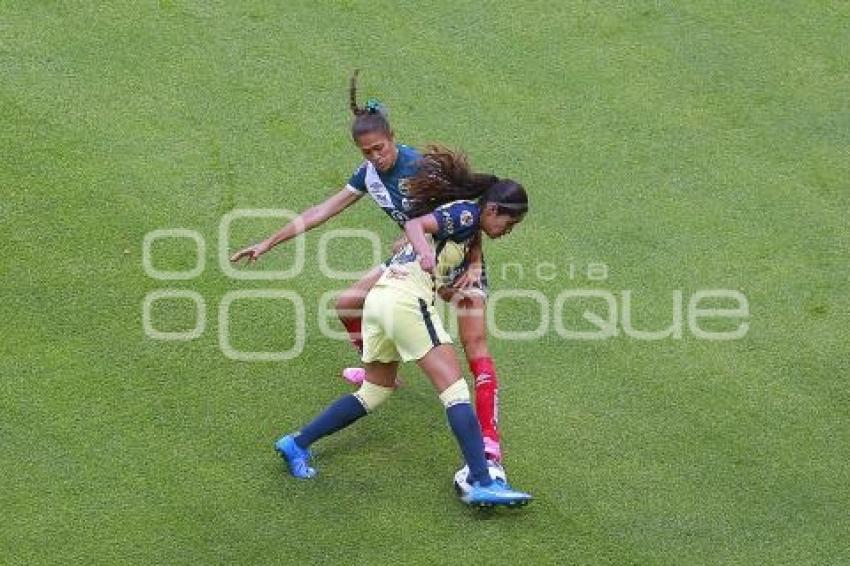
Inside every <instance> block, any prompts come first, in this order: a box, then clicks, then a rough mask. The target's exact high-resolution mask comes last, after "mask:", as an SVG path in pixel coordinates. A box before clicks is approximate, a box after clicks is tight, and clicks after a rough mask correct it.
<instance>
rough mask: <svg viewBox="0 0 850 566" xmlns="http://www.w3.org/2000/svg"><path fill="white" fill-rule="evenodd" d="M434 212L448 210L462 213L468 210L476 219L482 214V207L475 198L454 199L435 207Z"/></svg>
mask: <svg viewBox="0 0 850 566" xmlns="http://www.w3.org/2000/svg"><path fill="white" fill-rule="evenodd" d="M434 212H447V213H450V214H461V213H464V212H467V213H470V214H471V215H472V217H474V219H475V220H478V217H479V216H480V215H481V207H480V206H479V204H478V202H477V201H474V200H453V201H451V202H447V203H446V204H441V205H440V206H438V207H437V208H435V209H434ZM464 216H466V215H464Z"/></svg>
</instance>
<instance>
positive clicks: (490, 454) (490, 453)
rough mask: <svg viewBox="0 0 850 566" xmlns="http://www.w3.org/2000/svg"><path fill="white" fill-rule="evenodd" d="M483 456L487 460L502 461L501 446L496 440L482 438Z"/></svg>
mask: <svg viewBox="0 0 850 566" xmlns="http://www.w3.org/2000/svg"><path fill="white" fill-rule="evenodd" d="M484 454H485V456H487V459H488V460H495V461H497V462H501V461H502V445H501V444H500V443H499V441H498V440H493V439H492V438H488V437H486V436H485V437H484Z"/></svg>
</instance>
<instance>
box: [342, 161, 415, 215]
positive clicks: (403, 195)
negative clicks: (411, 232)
mask: <svg viewBox="0 0 850 566" xmlns="http://www.w3.org/2000/svg"><path fill="white" fill-rule="evenodd" d="M396 148H397V149H398V157H396V161H395V164H394V165H393V166H392V168H391V169H390V170H389V171H378V169H377V168H376V167H375V166H374V165H372V163H371V162H369V161H368V160H366V161H363V163H361V164H360V167H358V168H357V170H356V171H354V173H353V174H352V175H351V178H349V179H348V184H347V185H346V187H347V188H348V190H350V191H353V192H355V193H358V194H361V195H362V194H365V193H367V192H368V193H369V196H371V197H372V199H373V200H374V201H375V202H376V203H377V205H378V206H380V207H381V210H383V211H384V212H385V213H387V214H388V215H389V216H390V218H392V219H393V220H395V221H396V222H397V223H398V224H399V225H400V226H404V223H405V222H407V221H408V220H410V216H409V215H408V212H409V210H410V204H411V203H410V199H409V197H408V194H407V188H406V187H405V180H406V179H407V178H409V177H413V176H414V175H415V174H416V171H417V170H418V169H419V163H420V160H421V159H422V155H420V153H419V152H418V151H416V150H415V149H413V148H412V147H410V146H407V145H402V144H397V145H396Z"/></svg>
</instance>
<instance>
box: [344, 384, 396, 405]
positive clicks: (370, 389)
mask: <svg viewBox="0 0 850 566" xmlns="http://www.w3.org/2000/svg"><path fill="white" fill-rule="evenodd" d="M392 393H393V388H392V387H383V386H382V385H377V384H375V383H371V382H369V381H364V382H363V385H361V386H360V389H358V390H357V392H356V393H354V396H355V397H357V400H358V401H360V404H361V405H363V408H364V409H366V412H368V413H371V412H372V411H374V410H375V409H377V408H378V407H380V406H381V405H383V404H384V403H385V402H386V400H387V399H389V398H390V395H392Z"/></svg>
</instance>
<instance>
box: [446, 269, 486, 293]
mask: <svg viewBox="0 0 850 566" xmlns="http://www.w3.org/2000/svg"><path fill="white" fill-rule="evenodd" d="M483 274H484V266H483V265H481V264H480V263H471V264H470V265H469V267H468V268H466V271H464V272H463V273H461V275H460V277H458V278H457V279H456V280H455V282H454V283H453V284H452V287H454V288H455V289H473V288H477V289H480V288H481V287H482V284H481V277H482V275H483Z"/></svg>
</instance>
